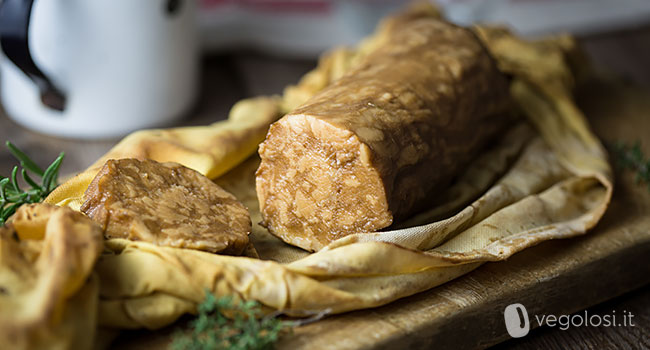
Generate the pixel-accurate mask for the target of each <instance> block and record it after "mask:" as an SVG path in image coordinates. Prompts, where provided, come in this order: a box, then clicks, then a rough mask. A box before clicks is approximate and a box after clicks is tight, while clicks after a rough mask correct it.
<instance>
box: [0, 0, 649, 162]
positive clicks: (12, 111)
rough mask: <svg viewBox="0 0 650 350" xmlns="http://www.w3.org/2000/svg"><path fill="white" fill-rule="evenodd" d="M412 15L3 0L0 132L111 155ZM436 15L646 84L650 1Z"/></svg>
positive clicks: (496, 1) (293, 77)
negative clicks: (566, 47) (551, 40)
mask: <svg viewBox="0 0 650 350" xmlns="http://www.w3.org/2000/svg"><path fill="white" fill-rule="evenodd" d="M411 2H412V1H404V0H356V1H342V0H303V1H291V0H147V1H136V2H134V1H131V0H111V1H109V0H93V1H86V0H65V1H64V0H48V1H44V0H0V39H1V40H2V49H3V50H2V51H3V53H4V54H3V55H2V57H1V58H0V95H1V97H2V98H1V103H2V107H3V113H2V114H3V115H2V123H3V126H5V128H4V129H6V130H9V129H11V130H13V131H12V132H11V136H13V137H12V138H13V139H16V137H19V136H16V133H19V134H22V133H24V132H25V129H23V128H21V127H18V128H17V127H16V126H15V124H13V123H16V124H18V125H20V126H22V127H25V128H26V129H30V130H33V131H36V132H38V133H39V134H42V135H51V136H57V137H61V138H66V139H78V140H79V139H82V140H107V139H108V140H113V142H114V140H115V139H116V138H119V137H121V136H124V135H125V134H127V133H129V132H131V131H133V130H137V129H142V128H151V127H165V126H173V125H195V124H204V123H210V122H213V121H216V120H219V119H223V118H225V117H226V115H227V111H228V109H229V108H230V106H231V105H232V104H233V103H234V102H236V101H237V100H239V99H241V98H243V97H248V96H251V95H259V94H278V93H281V92H282V89H283V88H284V87H285V86H286V85H288V84H291V83H295V82H296V81H297V80H298V79H299V78H300V77H301V76H302V75H303V74H304V73H305V72H307V71H308V70H309V69H310V68H312V67H314V65H315V63H316V59H317V58H318V56H319V55H320V54H321V53H323V52H324V51H326V50H328V49H329V48H332V47H335V46H340V45H354V44H355V43H358V42H359V41H360V40H361V39H362V38H363V37H365V36H367V35H368V34H370V33H371V32H372V31H373V29H374V28H375V26H376V25H377V23H378V22H379V20H380V19H381V18H382V17H384V16H386V15H387V14H389V13H391V12H395V11H398V10H399V9H401V8H404V7H405V6H407V5H408V4H409V3H411ZM437 5H438V6H439V7H440V9H441V11H442V12H443V14H444V16H445V17H446V18H448V19H449V20H451V21H453V22H456V23H458V24H461V25H470V24H472V23H477V22H479V23H492V24H500V25H505V26H508V27H510V28H511V29H512V30H514V31H515V32H517V33H519V34H520V35H522V36H526V37H530V38H534V37H540V36H544V35H551V34H556V33H571V34H573V35H576V36H578V37H579V38H582V39H584V40H583V45H584V46H585V48H586V49H587V50H588V51H589V50H591V51H595V52H596V53H595V54H592V55H591V56H592V58H593V60H594V61H595V62H596V63H597V64H599V65H600V66H602V67H605V68H606V69H609V70H611V71H614V72H615V73H616V74H619V75H620V76H622V77H624V78H626V79H630V80H634V81H637V82H639V83H641V84H649V83H650V73H649V70H648V69H642V68H644V67H645V65H646V62H647V59H648V56H647V55H646V56H644V55H643V52H645V53H647V52H648V51H647V50H648V49H647V47H648V46H650V44H649V42H648V41H649V40H648V35H647V32H648V30H647V29H646V28H647V27H648V26H650V1H647V0H490V1H487V0H439V1H437ZM630 50H632V51H635V52H633V53H632V52H628V51H630ZM640 53H641V54H640ZM7 117H8V118H9V119H11V120H12V122H10V121H8V120H7ZM0 136H4V137H7V136H10V135H0ZM41 139H44V138H41ZM17 142H18V141H17ZM106 144H112V143H111V142H110V141H109V142H108V143H104V144H103V145H104V147H101V148H100V149H101V151H96V152H92V151H90V150H89V151H87V152H86V153H88V158H87V159H84V161H83V162H82V163H89V162H90V161H91V160H92V159H94V158H96V157H97V156H99V155H100V154H101V152H102V151H103V150H104V149H105V148H106V147H105V145H106ZM91 149H92V147H91Z"/></svg>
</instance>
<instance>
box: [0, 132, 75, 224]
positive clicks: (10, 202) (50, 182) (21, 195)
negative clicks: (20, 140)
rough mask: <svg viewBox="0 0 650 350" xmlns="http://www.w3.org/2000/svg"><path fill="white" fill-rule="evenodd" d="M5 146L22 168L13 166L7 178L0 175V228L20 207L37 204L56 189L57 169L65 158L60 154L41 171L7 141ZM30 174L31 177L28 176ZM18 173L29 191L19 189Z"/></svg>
mask: <svg viewBox="0 0 650 350" xmlns="http://www.w3.org/2000/svg"><path fill="white" fill-rule="evenodd" d="M6 144H7V148H9V152H11V154H13V156H14V157H15V158H16V159H17V160H18V161H19V162H20V166H21V167H22V168H21V169H20V171H19V168H18V166H15V167H14V168H13V170H12V171H11V175H10V176H9V177H4V176H1V175H0V226H3V225H4V224H5V222H6V221H7V219H9V217H10V216H11V215H13V214H14V213H15V212H16V209H18V208H19V207H20V206H21V205H23V204H28V203H38V202H40V201H42V200H43V199H45V197H47V195H48V194H50V192H52V191H53V190H54V189H55V188H56V186H57V183H58V178H59V168H60V167H61V163H62V162H63V158H64V156H65V154H64V153H63V152H61V154H59V156H58V157H57V158H56V159H55V160H54V162H52V164H50V166H48V167H47V169H45V170H43V169H41V168H40V167H39V166H38V165H37V164H36V163H35V162H34V161H33V160H31V159H30V158H29V157H28V156H27V155H26V154H25V153H24V152H23V151H21V150H20V149H18V147H16V146H15V145H13V144H12V143H11V142H9V141H7V143H6ZM28 171H29V172H28ZM30 172H31V173H32V175H30V174H29V173H30ZM19 173H20V176H21V177H22V178H23V180H25V183H26V184H28V185H29V186H30V188H29V189H27V190H23V189H21V188H20V186H19V184H18V174H19ZM32 176H34V177H40V178H41V181H40V183H39V182H37V181H35V180H34V178H33V177H32Z"/></svg>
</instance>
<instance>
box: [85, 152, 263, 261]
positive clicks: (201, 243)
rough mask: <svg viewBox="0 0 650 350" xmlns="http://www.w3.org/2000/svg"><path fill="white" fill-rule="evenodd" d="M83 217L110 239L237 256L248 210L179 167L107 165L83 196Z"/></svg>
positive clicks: (246, 229) (244, 239) (245, 240)
mask: <svg viewBox="0 0 650 350" xmlns="http://www.w3.org/2000/svg"><path fill="white" fill-rule="evenodd" d="M84 197H85V202H84V204H83V205H82V206H81V211H82V212H84V213H85V214H86V215H88V216H89V217H90V218H92V219H93V220H95V221H97V222H98V223H100V225H101V226H102V227H103V228H104V230H105V236H106V237H108V238H127V239H130V240H139V241H147V242H151V243H154V244H157V245H160V246H171V247H179V248H189V249H199V250H205V251H209V252H213V253H216V252H222V253H226V254H241V253H242V252H243V250H244V248H246V245H247V244H248V235H249V233H250V231H251V221H250V216H249V213H248V210H247V209H246V208H245V207H244V206H243V205H242V204H241V203H239V202H238V201H237V199H235V197H234V196H233V195H232V194H230V193H228V192H226V191H225V190H224V189H222V188H221V187H219V186H218V185H217V184H215V183H214V182H212V181H211V180H210V179H208V178H207V177H205V176H203V175H201V174H200V173H199V172H197V171H194V170H192V169H189V168H186V167H184V166H182V165H180V164H177V163H158V162H156V161H152V160H144V161H140V160H137V159H119V160H108V161H107V162H106V163H105V164H104V166H103V167H102V169H101V170H100V171H99V173H98V174H97V176H96V177H95V179H94V180H93V181H92V183H91V184H90V186H89V187H88V189H87V190H86V193H85V195H84Z"/></svg>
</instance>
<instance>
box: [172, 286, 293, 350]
mask: <svg viewBox="0 0 650 350" xmlns="http://www.w3.org/2000/svg"><path fill="white" fill-rule="evenodd" d="M198 311H199V315H198V317H197V318H196V319H194V320H193V321H191V322H190V327H191V328H192V331H191V334H185V333H183V332H182V331H178V332H177V333H176V334H175V336H174V340H173V342H172V345H171V348H172V349H173V350H201V349H206V350H207V349H230V350H253V349H272V348H273V344H274V343H275V342H276V341H277V340H278V338H279V337H280V335H281V334H282V333H283V332H285V331H287V330H289V329H290V328H291V327H292V326H293V322H289V321H282V320H280V319H278V318H277V316H276V315H270V316H266V317H263V316H262V310H261V308H260V305H259V303H257V302H254V301H243V302H240V303H234V301H233V299H232V298H230V297H222V298H216V297H215V296H214V295H213V294H212V293H210V292H207V291H206V297H205V300H204V301H203V303H201V305H199V307H198ZM226 314H227V315H228V317H227V316H226Z"/></svg>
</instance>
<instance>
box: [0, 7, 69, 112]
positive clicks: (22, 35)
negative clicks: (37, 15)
mask: <svg viewBox="0 0 650 350" xmlns="http://www.w3.org/2000/svg"><path fill="white" fill-rule="evenodd" d="M33 3H34V0H4V1H1V2H0V44H1V47H2V51H3V52H4V54H5V56H7V58H9V60H11V62H13V63H14V64H15V65H16V67H18V68H19V69H20V70H21V71H23V73H25V74H26V75H27V76H28V77H29V78H30V79H31V80H32V81H33V82H34V83H36V86H38V89H39V91H40V93H41V101H42V102H43V104H44V105H46V106H48V107H50V108H53V109H56V110H59V111H63V109H64V108H65V95H64V94H63V93H62V92H61V90H59V89H58V88H57V87H56V86H54V84H53V83H52V82H51V81H50V79H48V78H47V76H45V74H43V72H42V71H41V70H40V69H39V68H38V67H37V66H36V63H34V60H33V59H32V54H31V52H30V51H29V40H28V39H29V19H30V17H31V13H32V5H33Z"/></svg>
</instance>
